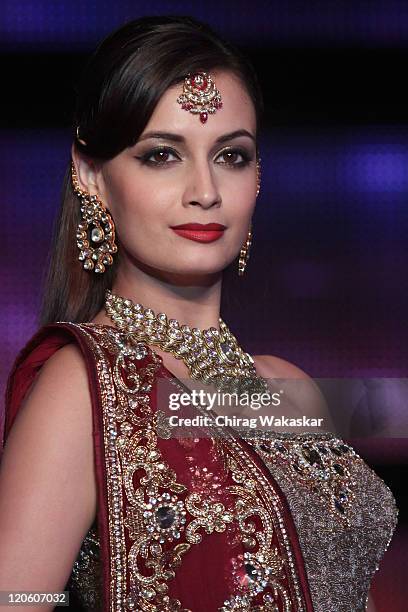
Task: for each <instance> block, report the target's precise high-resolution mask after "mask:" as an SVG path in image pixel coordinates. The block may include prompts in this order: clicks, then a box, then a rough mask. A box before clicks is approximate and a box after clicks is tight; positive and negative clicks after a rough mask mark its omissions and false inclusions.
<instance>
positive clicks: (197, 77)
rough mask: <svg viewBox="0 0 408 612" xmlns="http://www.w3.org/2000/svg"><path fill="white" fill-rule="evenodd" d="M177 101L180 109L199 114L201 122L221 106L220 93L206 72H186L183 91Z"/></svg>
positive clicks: (204, 121)
mask: <svg viewBox="0 0 408 612" xmlns="http://www.w3.org/2000/svg"><path fill="white" fill-rule="evenodd" d="M177 102H178V103H179V104H181V108H182V109H184V110H186V111H189V112H190V113H192V114H193V115H200V121H201V123H206V121H207V119H208V115H209V114H210V115H212V114H213V113H215V112H216V111H217V110H219V109H220V108H222V98H221V94H220V92H219V91H218V89H217V88H216V86H215V83H214V80H213V79H212V77H211V76H210V75H209V74H208V72H196V73H195V74H188V75H187V76H186V78H185V79H184V83H183V93H182V94H181V95H180V96H179V97H178V98H177Z"/></svg>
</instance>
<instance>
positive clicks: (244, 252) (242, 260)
mask: <svg viewBox="0 0 408 612" xmlns="http://www.w3.org/2000/svg"><path fill="white" fill-rule="evenodd" d="M260 190H261V158H260V157H258V159H257V162H256V197H258V195H259V192H260ZM251 245H252V223H251V224H250V225H249V230H248V234H247V237H246V240H245V242H244V244H243V245H242V247H241V250H240V252H239V260H238V276H243V274H244V272H245V268H246V265H247V263H248V259H249V252H250V249H251Z"/></svg>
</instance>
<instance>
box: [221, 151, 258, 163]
mask: <svg viewBox="0 0 408 612" xmlns="http://www.w3.org/2000/svg"><path fill="white" fill-rule="evenodd" d="M219 158H223V159H224V161H222V162H219V163H221V164H226V165H228V166H246V165H247V164H248V162H249V161H250V159H251V158H250V156H249V155H248V153H247V152H246V151H244V150H243V149H226V150H225V151H221V153H219V155H218V156H217V159H219Z"/></svg>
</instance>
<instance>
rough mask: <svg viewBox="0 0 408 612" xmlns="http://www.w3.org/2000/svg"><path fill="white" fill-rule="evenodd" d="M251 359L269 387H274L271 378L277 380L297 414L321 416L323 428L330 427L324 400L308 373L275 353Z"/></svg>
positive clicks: (330, 423) (330, 422)
mask: <svg viewBox="0 0 408 612" xmlns="http://www.w3.org/2000/svg"><path fill="white" fill-rule="evenodd" d="M253 359H254V363H255V368H256V370H257V372H258V374H259V375H260V376H262V377H263V378H266V379H268V384H269V386H270V387H274V384H275V383H274V381H273V379H278V380H279V384H278V386H279V388H280V389H282V388H283V389H284V391H285V394H286V397H287V398H290V402H291V406H292V407H295V410H296V412H297V414H298V416H303V415H305V416H309V417H316V418H323V419H324V421H323V423H324V429H331V428H332V426H333V425H332V420H331V417H330V414H329V409H328V406H327V403H326V400H325V398H324V396H323V394H322V392H321V390H320V388H319V386H318V385H317V384H316V382H315V381H314V380H313V378H312V377H311V376H309V374H307V373H306V372H305V371H304V370H302V369H301V368H300V367H298V366H297V365H295V364H294V363H291V362H290V361H287V360H286V359H282V358H281V357H276V356H275V355H254V356H253ZM322 428H323V427H322Z"/></svg>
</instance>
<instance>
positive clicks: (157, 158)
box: [137, 147, 180, 166]
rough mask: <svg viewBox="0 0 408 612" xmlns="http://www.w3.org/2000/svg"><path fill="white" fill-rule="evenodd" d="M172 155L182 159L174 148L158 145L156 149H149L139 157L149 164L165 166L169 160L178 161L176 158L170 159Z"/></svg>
mask: <svg viewBox="0 0 408 612" xmlns="http://www.w3.org/2000/svg"><path fill="white" fill-rule="evenodd" d="M171 156H173V157H176V158H177V159H180V158H179V157H178V155H177V153H176V152H175V151H173V149H170V148H169V147H157V148H156V149H152V150H151V151H147V153H144V154H143V155H141V156H138V157H137V159H140V161H141V162H142V163H144V164H148V165H150V166H163V165H165V164H167V163H169V162H172V161H176V160H174V159H170V158H171Z"/></svg>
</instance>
